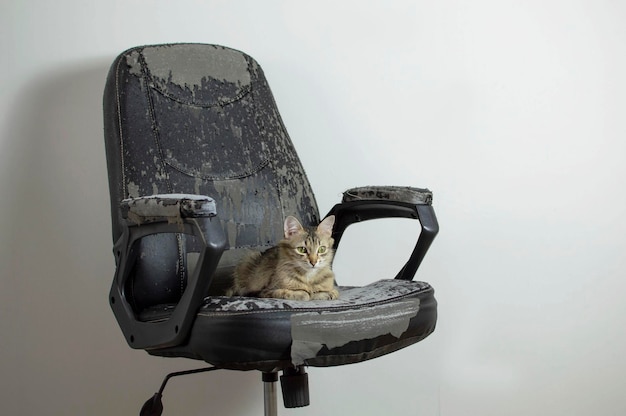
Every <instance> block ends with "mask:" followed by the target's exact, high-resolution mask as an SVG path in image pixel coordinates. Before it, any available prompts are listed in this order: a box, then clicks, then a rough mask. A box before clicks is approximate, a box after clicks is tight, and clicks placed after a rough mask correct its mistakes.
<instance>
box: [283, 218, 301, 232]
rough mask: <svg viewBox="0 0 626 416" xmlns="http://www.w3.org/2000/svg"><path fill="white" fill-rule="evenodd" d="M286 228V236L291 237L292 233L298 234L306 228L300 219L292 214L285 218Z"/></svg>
mask: <svg viewBox="0 0 626 416" xmlns="http://www.w3.org/2000/svg"><path fill="white" fill-rule="evenodd" d="M284 229H285V238H290V237H291V236H292V235H294V234H298V233H300V232H301V231H303V230H304V228H302V224H300V221H298V220H297V219H296V218H295V217H292V216H291V215H290V216H288V217H287V218H285V224H284Z"/></svg>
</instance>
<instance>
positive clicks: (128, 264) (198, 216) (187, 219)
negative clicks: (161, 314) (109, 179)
mask: <svg viewBox="0 0 626 416" xmlns="http://www.w3.org/2000/svg"><path fill="white" fill-rule="evenodd" d="M120 210H121V212H122V216H123V217H124V218H125V219H126V220H127V221H126V226H125V227H124V229H123V232H122V235H121V237H120V238H119V240H118V241H117V242H116V243H115V245H114V248H113V250H114V254H115V259H116V264H117V268H116V272H115V278H114V279H113V285H112V287H111V292H110V296H109V302H110V305H111V308H112V309H113V312H114V314H115V317H116V319H117V321H118V323H119V325H120V327H121V328H122V332H123V333H124V336H125V338H126V341H127V342H128V344H129V345H130V346H131V347H132V348H138V349H146V350H150V349H156V348H165V347H170V346H175V345H179V344H180V343H182V342H183V341H184V340H185V339H186V338H187V336H188V334H189V331H190V329H191V327H192V325H193V322H194V319H195V316H196V313H197V310H198V308H199V307H200V305H201V303H202V300H203V299H204V296H205V294H206V291H207V289H208V287H209V285H210V283H211V279H212V277H213V274H214V273H215V269H216V268H217V264H218V262H219V260H220V258H221V256H222V253H223V252H224V249H225V247H226V244H227V243H226V237H225V236H224V232H223V229H222V227H221V225H220V223H219V221H218V220H217V218H216V215H217V211H216V209H215V202H214V201H213V199H211V198H210V197H207V196H198V195H179V194H164V195H153V196H149V197H141V198H131V199H125V200H123V201H122V202H121V203H120ZM158 233H184V234H190V235H194V236H196V237H197V238H198V239H199V241H201V243H202V246H203V248H202V251H201V253H200V257H199V259H198V263H197V265H196V267H195V269H194V270H193V273H190V274H189V276H188V277H187V287H186V288H185V291H184V292H183V295H182V296H181V298H180V300H179V302H178V303H177V305H176V307H175V308H174V311H173V312H172V314H171V315H170V318H169V319H167V320H165V321H162V322H156V323H155V322H150V323H148V322H143V321H140V320H139V319H138V315H139V313H138V312H139V311H135V310H134V309H133V307H132V305H131V304H130V302H129V301H128V300H127V298H126V294H125V290H126V287H127V284H126V283H127V281H128V279H129V278H130V276H131V274H132V271H133V266H134V263H135V259H136V258H137V256H138V255H140V253H137V245H136V244H135V243H136V242H137V241H139V240H140V239H142V238H143V237H145V236H148V235H151V234H158Z"/></svg>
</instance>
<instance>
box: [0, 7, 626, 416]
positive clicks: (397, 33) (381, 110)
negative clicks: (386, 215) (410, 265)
mask: <svg viewBox="0 0 626 416" xmlns="http://www.w3.org/2000/svg"><path fill="white" fill-rule="evenodd" d="M625 20H626V6H624V3H622V2H619V1H609V0H593V1H591V0H589V1H584V0H582V1H565V0H563V1H559V0H541V1H509V0H505V1H501V0H498V1H496V0H492V1H490V0H476V1H472V2H463V1H450V0H444V1H438V2H431V1H393V2H392V1H377V2H370V1H362V0H358V1H316V2H296V1H263V2H261V1H187V0H180V1H176V2H167V1H157V0H153V1H137V0H124V1H122V0H117V1H107V2H86V1H81V0H57V1H54V2H51V1H30V2H18V1H4V2H2V3H1V5H0V27H2V36H0V55H1V56H2V61H1V62H2V64H1V65H0V71H1V72H0V94H1V102H0V105H1V107H0V135H1V136H0V210H1V211H0V227H1V228H0V244H1V247H0V248H1V252H0V255H1V258H0V267H1V275H0V284H1V286H0V374H1V377H0V406H2V409H3V410H2V413H3V414H7V415H9V414H10V415H33V414H49V415H68V414H75V415H112V414H115V415H134V414H138V412H139V408H140V407H141V404H142V403H143V401H144V400H146V399H147V398H148V397H150V396H151V395H152V394H153V393H154V391H156V390H157V389H158V387H159V384H160V382H161V377H162V376H163V375H164V374H165V373H167V372H168V371H177V370H181V369H187V368H195V367H197V366H199V365H200V364H201V363H196V362H193V361H188V360H184V359H170V360H167V359H163V358H155V357H150V356H148V355H147V354H145V353H144V352H142V351H135V350H131V349H129V348H128V347H127V345H126V343H125V341H124V340H123V338H122V336H121V332H120V331H119V329H118V328H117V325H116V323H115V320H114V318H113V315H112V313H111V311H110V309H109V307H108V304H107V293H108V289H109V285H110V281H111V278H112V275H113V271H114V264H113V256H112V254H111V245H112V243H111V237H110V220H109V207H108V204H109V202H108V189H107V173H106V168H105V158H104V146H103V136H102V115H101V114H102V113H101V97H102V90H103V87H104V81H105V77H106V73H107V71H108V66H109V65H110V63H111V62H112V61H113V59H114V57H115V56H116V55H117V54H118V53H120V52H122V51H123V50H125V49H126V48H129V47H132V46H136V45H141V44H150V43H163V42H183V41H184V42H205V43H217V44H222V45H226V46H230V47H234V48H237V49H240V50H243V51H245V52H247V53H249V54H251V55H252V56H253V57H255V58H256V59H257V60H258V61H259V63H260V64H261V66H262V67H263V68H264V70H265V72H266V76H267V77H268V79H269V82H270V85H271V87H272V89H273V92H274V95H275V98H276V100H277V102H278V106H279V108H280V111H281V114H282V116H283V118H284V120H285V123H286V125H287V128H288V130H289V133H290V135H291V137H292V139H293V141H294V143H295V145H296V147H297V149H298V151H299V153H300V156H301V159H302V161H303V163H304V165H305V168H306V169H307V172H308V175H309V179H310V180H311V182H312V184H313V187H314V189H315V190H316V194H317V197H318V204H319V206H320V209H321V211H322V212H326V211H327V210H328V209H330V208H331V206H332V205H333V204H334V203H336V202H338V201H339V198H340V194H341V192H342V191H344V190H345V189H347V188H349V187H352V186H359V185H376V184H378V185H384V184H394V185H411V186H418V187H429V188H430V189H431V190H433V191H434V194H435V209H436V212H437V214H438V218H439V222H440V225H441V232H440V234H439V236H438V238H437V240H436V241H435V243H434V245H433V246H432V248H431V251H430V253H429V254H428V256H427V257H426V259H425V262H424V264H423V266H422V268H421V269H420V271H419V272H418V276H417V278H418V279H420V280H426V281H428V282H430V283H431V284H432V285H433V286H434V287H435V289H436V291H437V298H438V300H439V312H440V315H439V321H438V328H437V330H436V331H435V333H434V334H433V335H432V336H431V337H429V338H428V339H426V340H425V341H423V342H421V343H418V344H416V345H414V346H411V347H409V348H407V349H404V350H402V351H400V352H397V353H395V354H391V355H389V356H385V357H382V358H379V359H377V360H373V361H369V362H366V363H361V364H356V365H351V366H345V367H341V368H326V369H315V368H312V369H309V373H310V383H311V397H312V404H311V406H309V407H307V408H304V409H296V410H284V409H281V413H282V414H285V415H288V414H293V415H347V414H359V415H363V416H365V415H445V416H452V415H520V416H521V415H528V414H533V415H588V414H597V415H623V414H626V398H625V396H624V392H623V388H624V385H626V376H625V374H626V360H625V359H624V352H625V351H626V334H625V332H624V326H625V324H626V303H625V302H624V300H623V299H624V293H626V280H625V275H626V273H625V264H624V257H625V256H624V251H625V249H626V221H625V220H624V214H625V211H626V210H625V208H624V207H625V203H626V198H625V196H624V195H625V193H624V188H625V187H626V171H625V168H624V163H623V159H624V157H625V156H626V140H625V138H626V122H625V119H626V117H625V115H626V77H625V76H624V74H626V26H625V25H624V21H625ZM411 224H413V223H410V224H409V222H400V223H398V222H394V221H387V222H385V221H382V222H381V223H380V224H371V225H370V224H366V225H363V226H361V227H355V228H354V230H353V231H351V234H349V235H347V236H346V241H344V243H343V248H344V249H345V251H343V252H342V253H340V254H338V258H337V264H336V268H337V273H338V275H339V276H340V278H341V279H343V281H344V282H361V283H365V282H369V281H373V280H376V279H379V278H385V277H392V276H393V275H394V274H395V271H396V268H397V267H398V265H399V264H400V262H401V261H402V259H403V258H404V256H405V255H406V253H407V252H408V251H409V250H410V248H407V244H410V241H411V240H410V238H411V233H414V232H415V229H414V228H411V227H410V226H408V225H411ZM165 394H166V396H165V407H166V410H165V414H166V415H167V414H169V415H172V414H175V415H207V414H222V415H227V414H232V415H258V414H261V412H262V390H261V383H260V375H259V374H257V373H254V372H248V373H240V372H217V373H211V374H205V375H194V376H189V377H187V378H184V379H175V380H173V381H171V383H170V385H169V387H168V389H167V390H166V393H165Z"/></svg>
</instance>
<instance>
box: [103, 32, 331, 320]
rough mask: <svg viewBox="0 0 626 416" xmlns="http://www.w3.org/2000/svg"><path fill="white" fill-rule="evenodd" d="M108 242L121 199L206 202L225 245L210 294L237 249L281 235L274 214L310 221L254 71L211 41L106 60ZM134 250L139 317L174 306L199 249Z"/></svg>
mask: <svg viewBox="0 0 626 416" xmlns="http://www.w3.org/2000/svg"><path fill="white" fill-rule="evenodd" d="M104 120H105V126H104V130H105V141H106V154H107V165H108V171H109V187H110V195H111V218H112V228H113V241H114V242H116V241H117V240H118V238H120V235H121V234H122V229H123V223H122V221H123V219H122V217H121V212H120V209H119V203H120V201H121V200H123V199H125V198H130V197H139V196H148V195H154V194H171V193H184V194H199V195H208V196H210V197H212V198H214V199H215V201H216V206H217V213H218V218H219V220H220V221H221V224H222V225H223V228H224V232H225V234H226V235H227V238H228V244H229V247H228V248H227V251H226V252H225V253H224V255H223V257H222V261H221V262H220V265H219V267H218V272H217V273H216V277H215V280H214V283H212V289H210V291H211V292H213V291H215V292H216V293H219V292H220V290H222V289H223V287H224V285H227V284H228V276H229V274H230V272H231V270H232V268H233V266H234V264H235V263H236V262H237V260H238V259H239V258H240V257H241V255H242V251H243V250H245V249H255V250H263V249H265V248H267V247H269V246H271V245H274V244H275V243H276V242H277V241H278V240H280V239H281V238H282V236H283V226H282V224H283V219H284V217H285V216H286V215H295V216H297V217H299V218H300V219H301V220H302V221H303V223H310V224H314V223H317V222H318V221H319V212H318V208H317V204H316V202H315V198H314V195H313V192H312V191H311V188H310V185H309V182H308V180H307V178H306V175H305V173H304V170H303V169H302V165H301V163H300V160H299V159H298V156H297V154H296V152H295V150H294V148H293V145H292V143H291V140H290V138H289V136H288V134H287V131H286V129H285V127H284V125H283V122H282V120H281V118H280V115H279V113H278V110H277V108H276V104H275V102H274V98H273V96H272V93H271V91H270V89H269V86H268V84H267V82H266V80H265V77H264V75H263V71H262V69H261V67H260V66H259V65H258V64H257V63H256V62H255V61H254V60H253V59H252V58H251V57H250V56H248V55H246V54H244V53H242V52H239V51H236V50H233V49H229V48H225V47H222V46H216V45H204V44H171V45H153V46H143V47H137V48H133V49H129V50H128V51H126V52H124V53H122V54H121V55H120V56H118V58H117V59H116V60H115V61H114V63H113V65H112V67H111V70H110V71H109V76H108V78H107V84H106V87H105V93H104ZM139 244H141V247H140V248H139V252H140V253H141V256H139V257H138V259H137V262H136V264H135V267H134V271H133V276H132V278H130V279H129V286H128V287H127V290H126V293H127V295H128V296H129V297H130V298H131V299H129V301H130V302H131V304H133V305H134V308H135V310H136V311H137V312H138V311H140V310H142V309H143V308H145V307H148V306H153V305H157V304H164V303H175V302H176V301H177V300H178V299H179V298H180V296H181V293H182V291H183V290H184V287H185V285H186V279H187V271H188V270H190V269H191V267H192V264H193V263H194V252H195V251H196V246H197V244H196V243H195V242H194V241H193V239H192V238H191V237H189V236H185V235H183V234H176V235H168V234H156V235H151V236H148V237H145V238H144V239H142V240H141V241H140V243H139Z"/></svg>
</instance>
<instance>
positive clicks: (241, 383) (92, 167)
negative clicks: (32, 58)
mask: <svg viewBox="0 0 626 416" xmlns="http://www.w3.org/2000/svg"><path fill="white" fill-rule="evenodd" d="M112 61H113V58H111V59H110V60H106V61H87V62H84V63H77V64H68V65H67V66H65V67H63V68H58V69H56V70H53V71H49V72H48V73H46V74H41V75H40V76H38V77H37V78H34V79H33V80H31V81H30V82H29V83H28V85H27V86H25V87H24V88H22V90H21V91H20V94H19V97H18V99H17V100H16V102H14V103H13V105H12V114H10V115H9V126H8V131H7V132H6V138H7V141H8V143H6V144H7V146H6V147H7V148H9V149H11V150H10V152H11V157H10V158H8V159H9V162H8V164H7V165H5V166H3V167H2V169H3V171H4V172H8V174H5V175H4V176H5V177H3V178H0V180H2V181H3V182H4V183H5V184H6V185H7V188H8V189H7V192H8V195H10V198H9V199H8V201H7V200H5V201H4V205H5V206H6V212H5V215H7V216H8V217H9V218H10V220H7V221H6V223H7V224H9V225H8V228H9V230H8V231H9V233H8V234H9V238H10V241H8V243H7V246H8V247H9V250H8V252H7V253H5V254H6V258H7V259H9V264H8V267H7V265H5V266H4V267H5V268H6V269H7V273H6V276H2V280H3V281H2V285H3V289H2V290H1V291H0V292H1V293H0V301H1V305H2V312H3V315H5V316H10V317H11V319H3V320H2V321H1V322H2V323H1V324H0V330H1V332H2V334H3V335H2V358H0V360H2V365H1V368H2V369H3V374H5V377H2V381H1V382H0V383H2V387H1V388H0V391H2V392H3V396H4V397H6V398H7V399H8V400H6V399H4V400H3V407H4V408H5V409H6V411H7V414H44V413H49V414H62V413H65V411H66V410H67V409H68V406H69V405H70V404H71V408H72V413H76V414H135V413H137V412H138V411H139V408H140V407H141V405H142V404H143V401H144V400H146V399H147V398H148V397H150V395H152V394H153V393H154V391H156V390H157V389H158V387H159V384H160V382H161V378H162V377H163V376H164V375H165V373H166V372H168V371H177V370H181V369H187V368H195V367H198V366H202V365H203V363H202V362H194V361H192V360H181V359H176V360H173V359H170V360H167V359H160V358H155V357H150V356H148V355H147V354H146V353H145V352H142V351H133V350H131V349H130V348H129V347H128V346H127V345H126V342H125V341H124V339H123V337H122V334H121V331H120V330H119V329H118V327H117V323H116V322H115V318H114V317H113V314H112V312H111V310H110V308H109V306H108V302H107V297H108V296H107V295H108V291H109V287H110V283H111V279H112V276H113V272H114V260H113V255H112V252H111V249H112V241H111V224H110V212H109V196H108V182H107V173H106V163H105V162H106V161H105V152H104V140H103V131H102V92H103V89H104V83H105V79H106V74H107V71H108V68H109V64H110V62H112ZM5 218H6V217H5ZM3 238H7V237H6V236H4V237H3ZM7 334H12V335H11V336H7ZM7 374H8V375H10V377H8V376H6V375H7ZM257 378H258V380H257ZM176 386H178V387H176ZM216 386H219V388H215V387H216ZM251 389H252V390H251ZM259 389H260V376H258V377H255V375H254V374H249V373H248V374H247V375H242V374H234V375H231V374H227V373H221V372H220V373H217V374H215V373H214V374H213V375H209V376H206V377H202V376H192V377H191V379H189V380H184V381H183V380H182V379H181V381H178V380H177V381H175V382H173V383H172V386H169V387H168V392H167V394H168V396H175V397H173V398H172V403H168V401H166V402H165V406H166V408H169V409H170V410H172V411H174V412H176V411H175V410H173V407H170V406H175V405H177V404H180V403H176V396H178V400H179V401H180V402H182V403H184V406H185V408H184V409H185V412H186V414H196V413H197V414H203V413H204V412H206V409H207V408H209V407H211V408H212V409H213V410H214V411H215V412H216V413H235V414H245V413H247V412H246V409H248V408H253V407H259V406H262V402H258V403H251V402H249V401H246V400H241V399H240V397H241V396H242V395H248V394H246V393H248V392H254V391H256V390H259ZM231 392H236V393H235V394H231ZM33 393H36V398H35V399H33V397H32V396H33ZM194 394H197V395H196V396H192V395H194ZM251 396H254V394H251ZM259 399H260V394H259ZM249 403H250V404H249ZM196 407H197V410H196ZM220 407H223V409H221V408H220ZM63 409H65V410H63ZM194 410H196V412H194Z"/></svg>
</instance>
